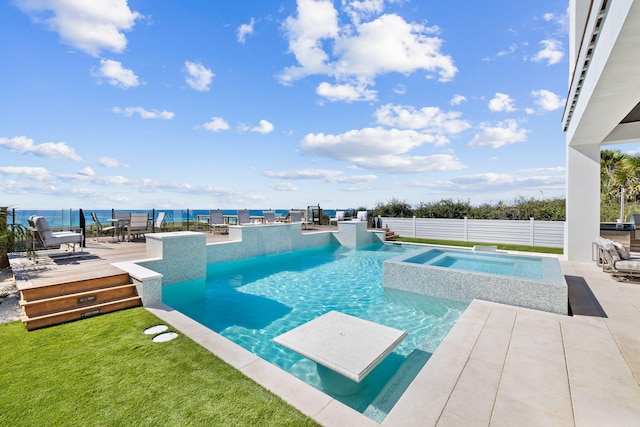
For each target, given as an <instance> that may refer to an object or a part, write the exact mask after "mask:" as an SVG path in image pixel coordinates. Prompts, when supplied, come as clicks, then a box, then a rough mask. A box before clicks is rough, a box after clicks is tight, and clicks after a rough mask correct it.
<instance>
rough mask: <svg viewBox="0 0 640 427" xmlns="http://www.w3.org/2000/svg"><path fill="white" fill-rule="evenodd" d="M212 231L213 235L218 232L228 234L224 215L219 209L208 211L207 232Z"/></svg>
mask: <svg viewBox="0 0 640 427" xmlns="http://www.w3.org/2000/svg"><path fill="white" fill-rule="evenodd" d="M211 231H213V234H216V232H219V233H220V234H222V233H223V232H225V233H228V232H229V226H228V225H227V224H226V223H225V222H224V215H223V214H222V211H221V210H220V209H213V210H210V211H209V232H211Z"/></svg>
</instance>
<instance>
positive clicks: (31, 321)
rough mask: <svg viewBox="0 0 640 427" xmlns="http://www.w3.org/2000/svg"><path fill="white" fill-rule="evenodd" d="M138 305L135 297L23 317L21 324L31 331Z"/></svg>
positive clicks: (138, 299)
mask: <svg viewBox="0 0 640 427" xmlns="http://www.w3.org/2000/svg"><path fill="white" fill-rule="evenodd" d="M140 305H142V300H141V298H140V297H139V296H135V297H130V298H125V299H120V300H117V301H110V302H105V303H102V304H95V305H91V306H87V307H78V308H75V309H73V310H66V311H61V312H57V313H50V314H45V315H42V316H37V317H28V316H24V317H23V318H22V322H23V323H24V324H25V325H26V327H27V329H28V330H30V331H31V330H33V329H38V328H43V327H45V326H52V325H58V324H60V323H65V322H70V321H73V320H80V319H85V318H88V317H93V316H97V315H99V314H104V313H110V312H112V311H117V310H123V309H125V308H131V307H138V306H140Z"/></svg>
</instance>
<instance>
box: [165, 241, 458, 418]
mask: <svg viewBox="0 0 640 427" xmlns="http://www.w3.org/2000/svg"><path fill="white" fill-rule="evenodd" d="M415 249H416V247H415V246H414V247H410V246H406V245H403V246H398V245H371V246H366V247H363V248H358V249H357V250H356V249H349V248H345V247H342V246H339V245H327V246H322V247H318V248H312V249H305V250H299V251H294V252H290V253H285V254H278V255H271V256H260V257H255V258H249V259H243V260H237V261H231V262H224V263H217V264H211V265H209V266H208V267H207V278H206V279H203V280H194V281H189V282H183V283H177V284H173V285H168V286H164V287H163V294H162V299H163V302H164V303H165V304H167V305H169V306H171V307H173V308H175V309H177V310H179V311H180V312H182V313H184V314H186V315H188V316H189V317H191V318H193V319H194V320H196V321H198V322H200V323H202V324H204V325H206V326H207V327H209V328H211V329H212V330H214V331H216V332H218V333H219V334H221V335H223V336H225V337H226V338H228V339H230V340H232V341H234V342H235V343H237V344H239V345H241V346H242V347H244V348H246V349H248V350H249V351H251V352H253V353H255V354H257V355H258V356H260V357H261V358H263V359H265V360H267V361H269V362H270V363H273V364H275V365H277V366H279V367H281V368H282V369H284V370H286V371H288V372H289V373H291V374H293V375H295V376H297V377H299V378H301V379H302V380H303V381H305V382H307V383H309V384H311V385H313V386H314V387H316V388H319V389H321V390H323V387H322V384H321V383H320V380H319V377H318V373H317V369H316V364H315V363H314V362H312V361H311V360H309V359H306V358H304V357H302V356H300V355H298V354H297V353H295V352H292V351H290V350H288V349H285V348H283V347H281V346H279V345H277V344H275V343H274V342H273V338H275V337H276V336H278V335H280V334H282V333H284V332H286V331H288V330H290V329H293V328H295V327H297V326H299V325H301V324H303V323H306V322H308V321H310V320H312V319H315V318H316V317H318V316H320V315H322V314H325V313H327V312H329V311H331V310H337V311H340V312H343V313H346V314H350V315H352V316H357V317H360V318H362V319H366V320H370V321H373V322H377V323H380V324H383V325H387V326H390V327H393V328H397V329H401V330H404V331H407V332H408V334H409V336H408V337H407V338H406V339H405V340H404V341H403V342H402V343H401V344H400V345H399V346H398V347H396V349H395V350H394V351H393V353H391V354H390V355H389V356H388V357H387V358H386V359H385V360H384V361H383V362H382V363H381V364H380V365H379V366H378V367H377V368H376V369H374V371H373V372H372V373H371V374H369V375H368V376H367V377H366V378H365V379H364V380H363V381H362V383H360V385H359V387H358V388H359V390H358V391H357V392H356V393H354V394H350V395H348V396H341V395H339V394H336V393H331V392H328V394H331V395H332V396H333V397H335V398H337V399H339V400H340V401H342V402H343V403H345V404H347V405H349V406H350V407H352V408H354V409H356V410H358V411H360V412H363V413H364V414H365V415H367V416H369V417H370V418H372V419H375V420H377V421H381V420H382V419H384V417H385V416H386V414H387V413H388V411H389V410H390V409H391V407H392V406H393V404H394V403H395V402H396V401H397V399H398V398H399V397H400V395H401V394H402V392H403V391H404V389H405V388H406V387H407V386H408V384H409V383H410V382H411V380H412V379H413V378H414V376H415V374H416V373H417V372H418V371H419V370H420V369H421V368H422V366H424V364H425V363H426V362H427V360H428V359H429V357H430V356H431V354H432V353H433V351H434V350H435V348H436V347H437V346H438V345H439V344H440V342H442V340H443V339H444V337H445V336H446V334H447V333H448V332H449V330H450V329H451V327H453V325H454V324H455V322H456V321H457V320H458V318H459V317H460V315H461V314H462V312H463V311H464V309H465V308H466V307H467V304H464V303H459V302H453V301H448V300H443V299H438V298H433V297H429V296H424V295H418V294H414V293H410V292H405V291H400V290H394V289H384V290H383V288H382V263H383V261H384V260H386V259H389V258H393V257H395V256H398V255H399V254H401V253H406V252H407V251H410V250H415ZM323 391H325V392H327V390H323Z"/></svg>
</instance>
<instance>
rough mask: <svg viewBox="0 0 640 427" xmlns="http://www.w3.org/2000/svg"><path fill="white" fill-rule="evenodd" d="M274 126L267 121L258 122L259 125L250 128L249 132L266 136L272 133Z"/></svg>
mask: <svg viewBox="0 0 640 427" xmlns="http://www.w3.org/2000/svg"><path fill="white" fill-rule="evenodd" d="M273 129H275V128H274V126H273V124H271V123H270V122H269V121H267V120H260V124H259V125H258V126H256V127H253V128H251V132H257V133H261V134H263V135H266V134H268V133H271V132H273Z"/></svg>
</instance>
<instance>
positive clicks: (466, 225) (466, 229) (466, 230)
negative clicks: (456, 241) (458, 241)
mask: <svg viewBox="0 0 640 427" xmlns="http://www.w3.org/2000/svg"><path fill="white" fill-rule="evenodd" d="M464 241H465V242H468V241H469V221H468V218H467V217H466V216H465V217H464Z"/></svg>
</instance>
